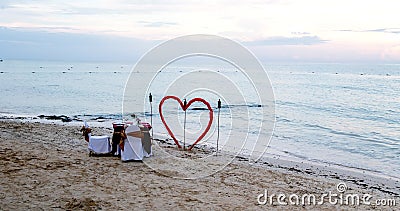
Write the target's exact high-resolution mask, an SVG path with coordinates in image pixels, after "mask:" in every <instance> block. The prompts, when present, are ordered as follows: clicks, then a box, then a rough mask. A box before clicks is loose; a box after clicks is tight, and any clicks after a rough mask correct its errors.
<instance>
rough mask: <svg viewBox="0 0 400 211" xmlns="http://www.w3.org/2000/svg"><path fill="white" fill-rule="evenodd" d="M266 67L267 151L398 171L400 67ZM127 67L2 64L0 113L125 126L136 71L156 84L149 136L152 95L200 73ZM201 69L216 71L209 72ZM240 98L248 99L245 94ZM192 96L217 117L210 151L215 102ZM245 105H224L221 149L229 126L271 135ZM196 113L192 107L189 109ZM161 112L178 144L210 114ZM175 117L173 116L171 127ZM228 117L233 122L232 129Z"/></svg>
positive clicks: (173, 107)
mask: <svg viewBox="0 0 400 211" xmlns="http://www.w3.org/2000/svg"><path fill="white" fill-rule="evenodd" d="M263 65H264V68H265V69H266V71H267V73H268V75H269V78H270V81H271V84H272V87H273V91H274V96H275V117H276V118H274V119H276V122H275V128H274V132H273V135H272V139H271V142H270V144H269V148H268V149H267V151H266V153H267V154H272V155H279V156H289V157H292V158H295V159H300V160H311V161H316V162H320V163H328V164H335V165H342V166H347V167H352V168H358V169H365V170H369V171H374V172H377V173H381V174H385V175H390V176H395V177H398V176H399V175H400V115H399V114H400V65H397V64H332V63H330V64H326V63H307V64H305V63H291V64H289V63H288V64H283V63H280V64H278V63H274V64H263ZM133 66H134V64H129V63H126V64H123V63H100V62H97V63H94V62H93V63H83V62H50V61H13V60H6V61H3V62H1V63H0V90H1V94H0V99H1V100H0V113H3V114H18V115H30V116H32V115H33V116H37V115H41V114H44V115H67V116H70V117H72V118H75V120H76V121H81V120H86V121H100V120H101V121H103V120H104V119H109V120H111V121H114V120H115V121H117V120H122V119H126V120H129V117H126V116H125V117H124V116H123V115H122V112H123V111H122V105H123V101H124V90H125V85H126V81H127V78H128V77H129V76H130V77H136V78H138V79H139V80H138V81H140V77H141V75H142V74H155V73H157V74H158V75H157V77H158V80H157V83H155V84H152V89H153V91H154V92H153V95H154V102H153V104H154V105H153V107H152V108H153V115H152V116H150V110H149V109H148V107H146V109H145V111H143V110H141V111H140V110H138V111H137V112H135V113H136V115H137V116H139V118H141V119H142V120H143V121H151V120H152V121H153V128H154V132H156V133H161V134H167V132H166V130H165V127H164V125H163V124H162V122H161V120H160V115H159V112H158V105H159V102H160V100H161V98H162V97H163V96H162V95H161V94H162V93H163V92H161V91H160V92H158V91H159V90H158V89H162V87H163V86H165V83H167V82H168V81H171V80H173V79H174V78H176V77H177V76H178V75H179V73H180V72H181V71H182V68H187V69H190V70H196V68H198V67H196V66H195V65H193V66H191V65H190V64H185V67H182V66H180V67H177V66H176V67H174V66H172V67H170V68H169V69H166V70H163V71H162V72H158V71H159V70H154V72H150V73H149V72H141V71H135V72H133V73H130V72H131V70H132V67H133ZM206 69H207V70H211V71H213V68H212V67H208V68H206ZM218 71H222V72H223V71H225V70H224V69H218ZM199 72H200V71H199ZM207 74H210V73H209V72H207V71H204V70H203V73H201V74H199V77H205V78H207V77H208V76H209V75H207ZM240 74H241V73H240V72H236V71H228V70H227V71H226V75H227V76H228V77H230V79H232V80H233V81H236V82H237V83H239V87H240V88H243V89H244V90H246V84H240V81H241V80H240V79H241V77H242V76H241V75H240ZM235 78H236V79H237V80H236V79H235ZM143 83H146V82H143ZM192 83H195V82H192ZM141 85H143V86H146V84H141ZM221 87H223V85H222V84H221ZM178 88H179V84H178ZM221 89H222V88H221ZM245 92H247V93H250V95H251V93H252V90H251V89H249V90H246V91H245ZM135 94H137V96H138V99H140V100H143V99H144V98H147V95H146V94H147V93H135ZM224 95H229V90H225V91H224ZM180 97H182V96H180ZM188 97H189V96H188ZM190 97H196V96H190ZM197 97H204V98H206V99H207V100H209V101H212V102H210V103H211V104H212V107H213V109H214V121H213V126H212V128H211V130H210V131H211V132H210V134H211V135H209V136H206V139H205V141H203V142H202V143H205V144H209V145H212V146H215V145H216V141H215V140H216V135H217V127H216V121H217V120H216V117H217V109H216V102H215V100H216V99H214V98H212V96H211V97H210V96H207V93H204V96H197ZM188 99H189V98H188ZM251 99H252V98H251V97H250V100H248V101H246V102H245V103H243V102H242V101H238V102H232V101H230V102H231V103H230V105H223V107H222V108H221V110H220V112H221V113H220V139H221V143H220V144H222V149H224V143H225V142H224V141H226V137H229V136H230V134H231V132H232V131H233V130H234V131H236V132H237V133H239V134H240V133H243V134H245V136H247V137H248V139H249V140H247V141H248V142H249V143H251V142H252V141H254V139H256V138H257V135H258V134H259V133H261V134H260V137H263V136H267V135H268V133H267V132H266V131H257V130H255V131H253V130H252V127H251V126H250V127H249V125H247V123H248V121H245V120H246V118H249V114H250V120H251V121H258V120H260V119H258V118H259V116H258V115H257V114H258V113H259V112H260V111H261V110H260V109H266V108H265V107H263V106H265V105H260V104H258V101H257V100H254V101H252V100H251ZM203 107H204V106H203ZM203 107H202V105H201V104H196V105H194V107H193V108H203ZM164 112H165V114H164V115H165V116H166V119H167V121H168V122H169V124H170V126H171V128H172V130H173V131H174V133H175V135H176V136H177V138H178V139H180V140H182V134H183V127H185V128H186V131H188V132H187V137H186V138H187V139H188V140H187V141H188V142H189V143H190V142H191V141H193V140H194V139H196V137H197V136H198V135H199V134H200V133H201V132H202V130H203V129H204V127H205V126H206V124H207V121H208V111H207V110H203V109H192V110H190V109H189V110H188V111H187V118H186V121H185V123H184V125H183V122H184V115H183V114H184V112H183V111H182V110H181V109H180V108H179V107H178V106H177V104H176V103H175V104H174V102H169V103H166V106H165V111H164ZM251 115H253V116H251ZM150 117H152V119H150ZM174 117H178V118H177V120H176V121H175V122H174ZM132 119H133V117H132ZM132 119H130V120H132ZM232 119H234V120H235V121H237V122H238V124H239V125H238V124H236V125H235V126H234V127H232V124H231V123H230V121H232ZM261 120H262V119H261ZM107 124H108V123H107ZM240 124H243V125H240ZM185 134H186V133H185ZM233 138H234V137H233ZM242 141H244V140H241V139H239V140H236V144H237V147H238V148H244V150H243V151H246V150H253V149H250V148H249V149H246V147H248V146H251V144H250V145H246V144H243V143H241V142H242ZM220 147H221V145H220ZM226 149H227V150H229V149H228V148H226ZM255 150H260V151H263V149H255Z"/></svg>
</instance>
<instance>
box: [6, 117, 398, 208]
mask: <svg viewBox="0 0 400 211" xmlns="http://www.w3.org/2000/svg"><path fill="white" fill-rule="evenodd" d="M0 128H1V132H0V141H1V149H0V156H1V160H2V162H1V163H2V164H1V178H3V179H2V181H1V195H0V209H2V210H11V209H36V208H43V209H49V208H51V209H125V210H126V209H133V208H146V209H168V210H171V209H194V208H201V209H244V210H254V209H260V210H262V209H293V208H295V209H298V208H299V207H300V208H306V209H335V208H336V209H338V208H340V209H342V208H346V209H375V208H379V209H382V208H383V209H391V208H393V207H388V206H386V207H385V206H384V207H382V206H381V207H380V206H376V205H364V204H363V205H359V206H355V205H340V204H336V205H332V204H330V203H328V202H326V203H323V204H322V205H305V206H301V205H290V206H284V205H279V204H277V202H276V201H275V202H274V203H272V204H271V205H265V204H264V205H262V204H261V205H260V204H259V203H258V201H257V197H258V196H259V195H260V194H263V193H264V191H265V190H268V192H269V193H275V194H280V193H285V194H289V193H292V194H307V193H308V194H323V193H327V192H329V191H331V192H335V191H336V192H337V190H336V188H337V187H336V185H337V184H339V183H345V184H346V185H347V192H348V193H357V194H366V193H367V194H371V195H372V196H373V197H374V198H375V199H376V198H378V199H379V198H380V199H396V200H397V203H399V202H398V201H399V194H400V193H399V190H400V188H399V187H400V183H399V180H398V179H396V178H391V179H389V178H387V177H377V176H371V175H370V174H364V175H363V174H362V173H360V172H358V173H357V172H348V171H346V170H345V169H342V170H340V169H336V168H329V167H325V168H321V166H315V165H308V164H304V163H303V164H301V163H296V162H289V161H284V160H277V159H273V158H264V159H262V160H260V161H257V162H249V159H247V158H246V157H242V156H240V155H238V156H236V155H229V154H224V153H221V155H220V156H218V157H219V159H228V160H230V159H231V158H233V159H232V162H230V163H229V164H227V165H226V166H225V167H224V168H223V169H222V170H220V171H218V172H216V173H214V174H211V175H209V176H206V177H203V178H199V179H196V180H184V179H177V178H174V177H171V176H168V175H165V174H164V173H163V172H158V171H157V170H154V169H152V168H150V167H148V166H147V165H146V162H143V163H142V162H134V163H123V162H121V161H120V160H119V159H118V158H113V157H89V156H88V152H87V144H86V142H85V141H84V139H83V137H82V134H81V133H80V132H79V126H75V125H60V124H54V123H52V124H44V123H30V122H22V121H20V120H1V121H0ZM94 131H95V133H97V134H109V135H111V133H112V130H111V129H109V128H98V127H95V128H94ZM157 144H158V146H160V147H161V148H162V149H166V150H169V151H171V152H172V153H181V151H178V150H177V149H176V146H174V145H171V144H170V143H162V142H157ZM153 149H154V150H155V151H154V156H153V157H150V158H147V159H148V160H151V161H152V162H155V163H157V162H161V160H162V159H161V157H160V155H161V153H159V152H158V151H157V150H156V148H155V147H153ZM196 150H197V149H195V151H196ZM195 153H198V154H199V155H201V153H203V152H202V151H201V150H197V151H196V152H195ZM229 156H234V157H229ZM347 192H346V193H347ZM343 206H345V207H343ZM396 206H398V204H397V205H396Z"/></svg>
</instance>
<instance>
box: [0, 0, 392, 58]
mask: <svg viewBox="0 0 400 211" xmlns="http://www.w3.org/2000/svg"><path fill="white" fill-rule="evenodd" d="M209 2H211V1H209ZM398 8H400V3H398V1H397V0H385V1H377V0H376V1H368V0H365V1H361V0H360V1H356V0H325V1H321V0H250V1H238V2H234V1H232V0H220V1H212V3H205V1H200V0H185V1H177V0H174V1H164V0H152V1H149V0H142V1H130V0H85V1H76V0H69V1H57V2H56V1H50V0H1V1H0V58H3V59H44V60H45V59H51V60H111V61H113V60H115V61H131V60H134V61H133V62H135V61H136V60H137V59H138V58H139V57H140V55H142V54H143V53H145V52H146V50H148V49H150V48H151V47H154V45H156V44H158V43H160V42H162V41H165V40H167V39H171V38H175V37H177V36H182V35H188V34H214V35H221V36H224V37H227V38H230V39H233V40H236V41H238V42H241V43H242V44H243V45H245V46H246V47H248V48H249V49H250V50H252V51H253V52H254V53H255V54H256V56H257V57H259V58H260V59H261V60H263V61H306V62H391V63H393V62H400V13H399V12H398V10H399V9H398Z"/></svg>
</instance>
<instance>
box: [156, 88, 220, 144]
mask: <svg viewBox="0 0 400 211" xmlns="http://www.w3.org/2000/svg"><path fill="white" fill-rule="evenodd" d="M168 99H173V100H175V101H177V102H178V103H179V105H180V106H181V108H182V110H184V111H186V110H187V109H188V108H189V106H190V105H191V104H192V103H194V102H202V103H203V104H204V105H206V106H207V108H208V110H209V115H210V119H209V120H208V125H207V127H206V129H205V130H204V131H203V133H202V134H201V135H200V136H199V138H197V140H196V141H195V142H194V143H193V144H192V145H191V146H190V147H189V148H188V150H191V149H192V148H193V147H194V145H196V144H197V143H198V142H199V141H200V140H201V139H202V138H204V136H205V135H206V134H207V133H208V131H209V130H210V127H211V124H212V122H213V110H212V108H211V106H210V103H208V102H207V101H206V100H204V99H202V98H193V99H191V100H190V101H189V102H188V103H187V104H186V106H185V105H184V104H183V103H182V101H181V100H180V99H179V98H178V97H176V96H165V97H164V98H163V99H162V100H161V102H160V104H159V106H158V110H159V112H160V117H161V121H162V122H163V124H164V126H165V128H166V129H167V131H168V133H169V135H170V136H171V137H172V138H173V139H174V142H175V144H176V145H177V146H178V148H181V145H180V144H179V142H178V140H177V139H176V138H175V135H174V134H173V133H172V131H171V129H170V128H169V127H168V125H167V123H166V122H165V119H164V115H163V113H162V106H163V104H164V102H165V101H166V100H168Z"/></svg>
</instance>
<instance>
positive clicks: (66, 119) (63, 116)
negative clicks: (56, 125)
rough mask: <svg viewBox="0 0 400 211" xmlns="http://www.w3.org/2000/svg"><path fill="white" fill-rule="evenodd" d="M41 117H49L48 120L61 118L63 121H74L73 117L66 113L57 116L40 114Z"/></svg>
mask: <svg viewBox="0 0 400 211" xmlns="http://www.w3.org/2000/svg"><path fill="white" fill-rule="evenodd" d="M38 117H39V118H41V119H47V120H61V121H62V122H72V119H71V118H70V117H68V116H65V115H60V116H56V115H49V116H47V115H39V116H38Z"/></svg>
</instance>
